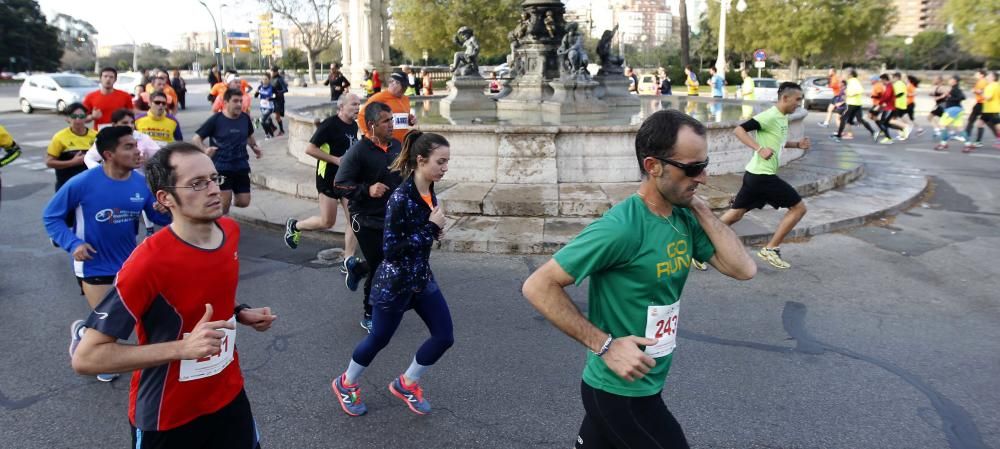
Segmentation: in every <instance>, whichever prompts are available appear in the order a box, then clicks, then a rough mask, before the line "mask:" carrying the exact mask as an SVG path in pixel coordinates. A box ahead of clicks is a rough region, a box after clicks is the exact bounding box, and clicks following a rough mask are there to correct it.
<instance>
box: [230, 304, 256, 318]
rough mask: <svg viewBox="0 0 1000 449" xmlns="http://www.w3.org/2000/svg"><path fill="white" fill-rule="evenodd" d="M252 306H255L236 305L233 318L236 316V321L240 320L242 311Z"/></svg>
mask: <svg viewBox="0 0 1000 449" xmlns="http://www.w3.org/2000/svg"><path fill="white" fill-rule="evenodd" d="M252 308H253V307H250V306H248V305H246V304H240V305H238V306H236V308H234V309H233V318H236V321H239V320H240V312H242V311H244V310H246V309H252Z"/></svg>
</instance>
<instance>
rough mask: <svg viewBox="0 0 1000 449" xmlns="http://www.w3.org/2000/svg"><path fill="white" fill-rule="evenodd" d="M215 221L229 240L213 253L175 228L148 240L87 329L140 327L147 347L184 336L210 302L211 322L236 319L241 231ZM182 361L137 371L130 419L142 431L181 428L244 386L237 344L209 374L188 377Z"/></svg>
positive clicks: (123, 331)
mask: <svg viewBox="0 0 1000 449" xmlns="http://www.w3.org/2000/svg"><path fill="white" fill-rule="evenodd" d="M216 225H217V226H219V228H220V229H221V230H222V232H223V240H222V244H221V245H220V246H219V247H218V248H216V249H213V250H206V249H201V248H198V247H195V246H193V245H190V244H188V243H186V242H184V241H183V240H181V239H180V238H179V237H178V236H177V235H176V234H174V232H173V230H172V229H170V228H167V229H164V230H163V231H162V232H157V233H156V234H154V235H153V236H152V237H150V238H147V239H146V240H145V241H143V242H142V244H140V245H139V247H138V248H136V249H135V251H134V252H133V253H132V255H131V256H129V258H128V260H126V261H125V264H124V265H123V266H122V269H121V271H119V272H118V276H117V278H116V279H115V288H114V290H113V292H112V294H109V295H108V297H107V298H105V299H104V301H103V302H101V304H100V305H99V306H98V307H97V309H95V310H94V312H93V313H92V314H91V315H90V317H89V318H88V319H87V323H86V326H87V327H88V328H91V329H95V330H97V331H100V332H101V333H104V334H106V335H109V336H113V337H116V338H118V339H121V340H125V339H128V338H129V336H130V335H131V334H132V331H133V330H134V331H135V334H136V337H137V339H138V342H139V344H140V345H151V344H156V343H165V342H171V341H175V340H180V339H182V338H183V336H184V334H186V333H189V332H191V330H192V328H193V327H194V325H195V324H196V323H197V322H198V321H199V320H200V319H201V317H202V316H203V315H204V314H205V304H206V303H208V304H212V308H213V314H212V318H211V320H212V321H215V320H229V319H232V318H233V307H234V306H235V305H236V286H237V282H238V280H239V271H240V266H239V253H238V251H237V250H238V247H239V240H240V229H239V225H237V224H236V222H235V221H233V220H232V219H230V218H226V217H223V218H220V219H219V220H218V221H217V222H216ZM234 336H235V334H234ZM225 344H226V343H224V345H225ZM188 362H190V361H188ZM181 363H182V362H181V361H179V360H175V361H173V362H170V363H168V364H165V365H160V366H154V367H151V368H146V369H142V370H136V371H135V372H133V373H132V384H131V386H130V388H129V420H130V421H131V422H132V425H133V426H135V427H137V428H139V429H141V430H143V431H164V430H170V429H173V428H176V427H178V426H181V425H183V424H186V423H188V422H190V421H192V420H194V419H195V418H198V417H199V416H203V415H207V414H211V413H214V412H216V411H218V410H219V409H221V408H223V407H224V406H226V404H229V403H230V402H232V400H233V398H235V397H236V395H237V394H239V392H240V391H241V390H242V389H243V375H242V373H241V372H240V365H239V356H238V354H236V352H235V349H234V350H233V351H232V361H231V362H229V364H228V365H225V367H224V368H222V369H221V371H219V372H217V373H216V374H214V375H209V376H207V377H202V378H196V379H192V380H186V381H183V380H181Z"/></svg>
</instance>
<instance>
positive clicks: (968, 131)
mask: <svg viewBox="0 0 1000 449" xmlns="http://www.w3.org/2000/svg"><path fill="white" fill-rule="evenodd" d="M982 115H983V104H982V103H976V105H975V106H973V107H972V113H970V114H969V123H968V124H967V125H965V135H966V136H967V137H969V138H971V137H972V127H973V126H975V124H976V120H978V119H979V117H981V116H982ZM979 133H980V134H979V136H980V139H981V138H982V135H983V134H982V131H980V132H979Z"/></svg>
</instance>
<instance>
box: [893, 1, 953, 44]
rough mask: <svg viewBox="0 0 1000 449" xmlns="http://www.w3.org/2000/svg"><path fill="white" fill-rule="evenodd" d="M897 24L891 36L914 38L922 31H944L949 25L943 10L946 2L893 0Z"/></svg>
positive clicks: (894, 25)
mask: <svg viewBox="0 0 1000 449" xmlns="http://www.w3.org/2000/svg"><path fill="white" fill-rule="evenodd" d="M892 4H893V6H895V7H896V23H894V24H893V25H892V28H890V29H889V35H890V36H907V37H913V36H915V35H917V34H919V33H920V32H922V31H944V29H945V26H946V25H947V23H946V20H945V18H944V15H943V14H942V11H941V10H942V8H943V7H944V0H892Z"/></svg>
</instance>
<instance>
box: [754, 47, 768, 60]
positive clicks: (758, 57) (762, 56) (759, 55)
mask: <svg viewBox="0 0 1000 449" xmlns="http://www.w3.org/2000/svg"><path fill="white" fill-rule="evenodd" d="M753 59H754V61H763V60H765V59H767V53H764V50H757V51H755V52H753Z"/></svg>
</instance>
